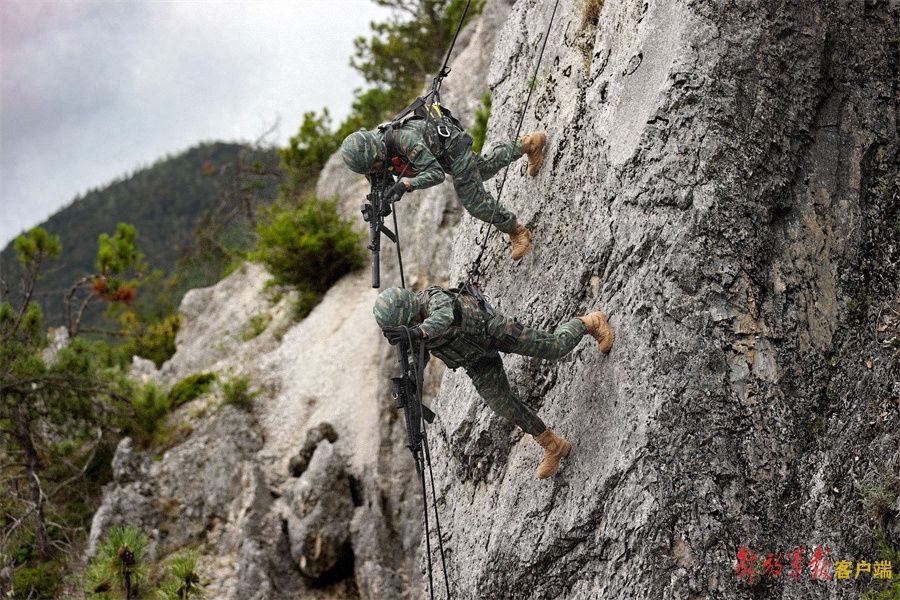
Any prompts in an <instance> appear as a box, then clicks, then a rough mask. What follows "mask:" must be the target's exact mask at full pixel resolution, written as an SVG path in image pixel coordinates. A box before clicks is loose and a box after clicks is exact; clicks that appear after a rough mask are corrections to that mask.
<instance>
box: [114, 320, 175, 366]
mask: <svg viewBox="0 0 900 600" xmlns="http://www.w3.org/2000/svg"><path fill="white" fill-rule="evenodd" d="M135 325H136V326H137V327H136V329H137V330H136V331H135V332H134V333H133V334H132V335H130V336H128V337H127V338H126V341H125V342H124V343H123V344H122V346H121V347H120V353H121V355H122V358H123V362H124V363H126V364H127V363H129V362H130V359H131V357H132V356H140V357H143V358H147V359H149V360H152V361H153V364H155V365H156V368H157V369H158V368H159V367H161V366H162V364H163V363H164V362H166V361H167V360H169V359H170V358H172V355H173V354H175V350H176V348H175V336H176V335H178V328H179V326H180V325H181V318H180V317H179V316H178V315H177V314H173V315H169V316H168V317H166V318H165V319H163V320H161V321H158V322H156V323H151V324H150V325H147V326H146V327H144V328H139V327H140V326H139V324H137V323H135ZM132 331H134V330H132Z"/></svg>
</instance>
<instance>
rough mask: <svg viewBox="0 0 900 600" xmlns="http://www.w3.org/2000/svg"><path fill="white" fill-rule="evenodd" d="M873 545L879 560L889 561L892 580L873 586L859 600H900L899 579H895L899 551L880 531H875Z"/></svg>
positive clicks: (899, 562) (898, 563) (899, 556)
mask: <svg viewBox="0 0 900 600" xmlns="http://www.w3.org/2000/svg"><path fill="white" fill-rule="evenodd" d="M875 543H876V544H877V545H878V550H879V552H880V555H881V556H880V560H886V561H889V562H890V563H891V565H892V567H893V570H894V578H893V579H892V580H887V581H882V582H880V583H876V584H874V585H873V586H872V587H870V588H869V589H868V590H866V592H865V593H864V594H863V595H862V596H860V600H900V577H897V568H898V567H897V565H900V550H898V549H897V548H894V547H893V546H892V545H891V543H890V542H889V541H888V540H887V537H885V535H884V531H882V530H881V529H876V530H875Z"/></svg>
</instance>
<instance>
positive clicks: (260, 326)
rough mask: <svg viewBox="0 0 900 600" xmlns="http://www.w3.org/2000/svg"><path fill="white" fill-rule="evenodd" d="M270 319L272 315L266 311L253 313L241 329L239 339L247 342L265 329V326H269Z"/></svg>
mask: <svg viewBox="0 0 900 600" xmlns="http://www.w3.org/2000/svg"><path fill="white" fill-rule="evenodd" d="M271 321H272V315H271V314H269V313H267V312H262V313H259V314H258V315H253V316H252V317H250V320H249V321H247V323H246V324H245V325H244V327H243V328H242V329H241V340H242V341H245V342H249V341H250V340H252V339H253V338H255V337H257V336H258V335H259V334H261V333H262V332H263V331H265V330H266V327H268V326H269V323H270V322H271Z"/></svg>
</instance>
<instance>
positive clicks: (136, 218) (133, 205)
mask: <svg viewBox="0 0 900 600" xmlns="http://www.w3.org/2000/svg"><path fill="white" fill-rule="evenodd" d="M239 157H240V159H241V164H242V165H243V167H244V168H245V169H250V168H251V167H252V165H253V164H254V163H256V164H258V165H261V166H262V167H263V168H264V169H266V170H269V171H274V170H275V169H276V167H277V163H278V158H277V155H276V152H275V150H274V149H272V150H253V149H251V148H249V147H248V146H243V145H241V144H232V143H221V142H214V143H206V144H201V145H198V146H195V147H193V148H190V149H189V150H187V151H185V152H183V153H181V154H179V155H177V156H172V157H165V158H163V159H160V160H159V161H157V162H156V163H155V164H153V165H152V166H150V167H147V168H143V169H140V170H137V171H135V172H134V173H133V174H131V175H128V176H124V177H121V178H119V179H117V180H115V181H113V182H112V183H110V184H109V185H107V186H105V187H103V188H98V189H94V190H90V191H89V192H87V193H86V194H85V195H83V196H79V197H76V198H75V200H73V201H72V203H71V204H69V205H68V206H66V207H65V208H63V209H61V210H60V211H59V212H57V213H56V214H54V215H53V216H51V217H50V218H49V219H47V220H46V221H45V222H44V223H41V226H42V227H44V228H45V229H46V230H47V231H48V232H50V233H51V234H55V235H58V236H59V237H60V240H61V241H62V245H63V253H62V256H61V257H60V258H59V259H58V260H55V261H52V262H50V263H48V264H47V267H46V273H45V276H44V277H43V279H42V280H41V281H40V283H39V284H38V290H37V300H38V302H40V304H41V307H42V308H43V310H44V314H45V315H46V323H47V325H54V326H55V325H61V324H63V321H64V308H63V307H64V304H63V298H64V294H65V293H66V290H67V289H68V288H69V287H70V286H71V285H72V284H73V283H74V282H75V281H76V280H77V279H78V278H79V277H82V276H83V275H85V274H88V273H92V272H93V271H94V270H95V266H94V260H95V257H96V254H97V237H98V236H99V235H100V234H101V233H111V232H113V231H114V230H115V227H116V224H117V223H120V222H126V223H130V224H132V225H134V226H135V227H136V228H137V231H138V245H139V247H140V248H141V250H142V251H143V253H144V254H145V256H146V258H147V263H148V265H149V267H150V268H151V269H162V270H163V271H164V272H165V273H166V274H167V275H172V274H175V273H176V271H177V274H178V280H179V281H178V284H177V286H176V288H175V289H174V295H175V297H174V298H173V300H174V301H175V302H177V301H178V300H179V299H180V297H181V295H182V294H183V292H184V291H186V290H187V289H190V288H191V287H197V286H203V285H209V284H211V283H214V282H215V281H216V280H217V279H218V277H219V275H221V268H222V264H221V263H222V262H223V260H222V257H219V258H218V260H215V259H213V260H212V261H211V263H210V260H209V257H208V256H207V257H206V258H204V259H200V260H188V257H190V256H196V253H197V244H196V237H195V229H196V227H197V225H198V221H199V220H200V219H201V218H202V217H203V216H204V214H207V213H208V212H209V211H210V210H211V209H213V207H214V206H215V205H216V204H217V202H222V201H223V197H224V196H227V195H228V194H232V195H234V194H235V190H237V189H238V187H240V186H239V185H238V186H237V187H236V185H235V178H236V176H237V173H236V172H237V170H238V167H237V163H238V159H239ZM276 192H277V189H276V185H274V183H273V182H270V183H269V184H268V185H267V186H265V189H264V190H263V192H262V193H255V194H254V198H255V200H254V202H259V201H262V202H269V201H271V200H272V199H274V197H275V195H276ZM217 199H218V201H217ZM226 200H227V202H228V203H229V204H235V203H238V202H239V201H238V200H237V199H235V198H227V199H226ZM246 223H247V221H246V218H244V219H238V220H236V221H232V225H231V228H230V230H229V231H225V232H222V236H230V237H234V228H235V227H237V228H244V229H246ZM204 263H205V264H204ZM0 269H2V273H3V280H4V281H5V283H6V285H7V286H9V291H10V293H11V295H12V297H13V298H16V296H17V281H18V265H17V263H16V258H15V252H14V249H13V243H12V242H10V244H8V245H7V247H6V248H4V250H3V252H2V253H0ZM92 308H93V309H94V311H93V312H92V313H89V314H88V315H87V317H86V319H85V322H86V324H90V325H96V324H97V322H98V319H99V315H100V312H101V311H102V307H101V306H100V305H95V306H93V307H92Z"/></svg>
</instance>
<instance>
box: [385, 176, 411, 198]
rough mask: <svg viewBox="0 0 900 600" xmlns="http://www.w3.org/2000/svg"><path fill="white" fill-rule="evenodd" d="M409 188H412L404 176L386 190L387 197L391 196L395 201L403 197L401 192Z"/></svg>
mask: <svg viewBox="0 0 900 600" xmlns="http://www.w3.org/2000/svg"><path fill="white" fill-rule="evenodd" d="M410 189H412V186H411V185H410V183H409V180H408V179H405V178H404V179H400V180H399V181H397V183H395V184H394V185H392V186H391V188H390V189H389V190H388V198H393V199H394V202H396V201H397V200H399V199H400V198H402V197H403V194H405V193H406V192H408V191H410Z"/></svg>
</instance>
